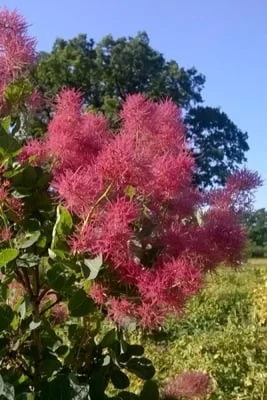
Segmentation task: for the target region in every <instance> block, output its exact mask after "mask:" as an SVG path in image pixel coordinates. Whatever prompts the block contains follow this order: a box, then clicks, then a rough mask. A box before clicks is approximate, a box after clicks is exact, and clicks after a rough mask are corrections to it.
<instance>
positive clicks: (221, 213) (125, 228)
mask: <svg viewBox="0 0 267 400" xmlns="http://www.w3.org/2000/svg"><path fill="white" fill-rule="evenodd" d="M121 119H122V124H121V129H120V130H119V131H118V132H116V134H114V132H111V131H110V130H109V127H108V122H107V120H106V119H105V117H104V116H102V115H100V114H93V113H87V112H84V110H83V107H82V96H81V94H80V93H79V92H77V91H76V90H69V89H64V90H63V91H61V93H60V94H59V95H58V97H57V100H56V108H55V114H54V117H53V119H52V121H51V122H50V124H49V126H48V131H47V134H46V136H45V138H44V140H43V141H42V142H29V144H28V145H26V147H25V150H24V152H23V153H22V156H23V160H27V158H29V157H31V156H32V155H33V153H36V154H37V158H38V159H39V162H42V160H45V159H46V161H47V162H49V160H52V163H53V168H52V172H53V180H52V183H51V185H52V186H53V188H54V192H55V193H56V195H57V196H58V198H59V199H60V201H61V202H62V203H63V204H64V205H65V206H66V207H67V208H68V209H69V210H70V211H71V212H72V213H73V214H75V216H76V217H77V218H78V221H79V223H78V225H77V226H76V229H75V232H74V234H73V236H72V237H71V238H70V240H69V243H70V246H71V249H72V251H73V253H74V254H83V255H85V256H86V257H88V258H94V257H96V256H98V255H99V254H102V257H103V260H104V268H103V271H102V272H101V274H99V276H98V277H97V278H96V281H95V283H94V285H93V286H92V288H91V291H90V293H89V295H91V296H92V298H93V299H94V300H95V302H96V303H97V304H99V305H100V306H101V308H102V309H103V308H105V309H106V312H107V315H108V316H109V317H110V318H112V319H113V320H114V321H116V323H118V324H122V325H123V326H124V325H125V323H126V321H132V320H135V321H136V322H137V323H138V324H139V325H141V326H144V327H148V328H154V327H156V326H158V325H159V324H160V323H161V322H162V321H163V319H164V318H165V317H166V315H168V314H169V313H176V314H178V315H179V314H181V312H182V311H183V309H184V305H185V303H186V301H187V299H188V298H189V297H191V296H193V295H194V294H195V293H197V292H198V291H199V290H200V289H201V287H202V286H203V281H204V280H203V277H204V274H205V272H206V271H208V270H212V269H214V268H215V267H216V266H217V265H219V264H221V263H228V264H231V265H238V264H240V262H241V260H242V248H243V246H244V243H245V240H246V236H245V232H244V229H243V227H242V225H241V224H240V220H239V212H240V210H241V209H243V208H244V206H246V207H247V206H248V203H249V202H250V201H251V199H252V197H251V193H252V192H253V190H254V188H255V187H256V186H257V185H258V184H259V183H260V182H259V179H258V177H257V175H255V174H254V173H250V172H246V171H241V172H240V173H239V175H238V174H236V175H235V177H230V178H229V180H228V182H227V184H226V187H225V188H223V189H219V190H217V191H213V192H211V193H208V194H203V193H199V192H198V190H197V188H195V187H194V185H193V174H194V169H195V164H194V159H193V156H192V154H191V153H190V152H189V150H188V146H187V143H186V140H185V129H184V125H183V123H182V118H181V112H180V110H179V109H178V108H177V107H176V105H175V104H173V103H172V102H171V101H170V100H168V101H164V102H158V103H156V102H152V101H149V100H147V99H146V98H145V97H144V96H142V95H140V94H138V95H133V96H129V97H128V98H127V99H126V101H125V103H124V104H123V107H122V111H121ZM199 210H200V211H202V213H201V214H202V218H201V221H199V219H198V218H197V217H196V214H197V212H198V211H199ZM183 382H185V378H184V380H183Z"/></svg>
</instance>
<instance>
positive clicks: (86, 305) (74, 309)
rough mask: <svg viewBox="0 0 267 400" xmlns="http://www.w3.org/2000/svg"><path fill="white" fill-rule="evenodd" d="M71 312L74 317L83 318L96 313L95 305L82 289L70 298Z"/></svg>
mask: <svg viewBox="0 0 267 400" xmlns="http://www.w3.org/2000/svg"><path fill="white" fill-rule="evenodd" d="M69 310H70V313H71V315H72V316H73V317H82V316H84V315H87V314H89V313H90V312H93V311H95V304H94V302H93V300H92V299H91V298H90V297H88V296H87V294H86V293H85V291H84V290H82V289H80V290H78V291H77V292H75V293H74V295H73V296H72V297H71V298H70V301H69Z"/></svg>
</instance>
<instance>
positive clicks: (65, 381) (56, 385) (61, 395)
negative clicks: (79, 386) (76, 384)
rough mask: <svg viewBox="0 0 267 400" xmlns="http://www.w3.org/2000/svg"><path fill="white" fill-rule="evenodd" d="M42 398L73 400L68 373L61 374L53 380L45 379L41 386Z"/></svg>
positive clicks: (45, 399)
mask: <svg viewBox="0 0 267 400" xmlns="http://www.w3.org/2000/svg"><path fill="white" fill-rule="evenodd" d="M40 392H41V393H40V400H48V399H49V400H72V394H73V391H72V388H71V385H70V380H69V377H68V375H65V374H59V375H57V376H56V377H55V378H54V379H53V380H52V381H44V382H43V383H42V384H41V387H40Z"/></svg>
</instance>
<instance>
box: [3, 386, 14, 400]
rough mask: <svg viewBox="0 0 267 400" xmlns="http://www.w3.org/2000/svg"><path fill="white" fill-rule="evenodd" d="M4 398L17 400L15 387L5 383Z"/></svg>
mask: <svg viewBox="0 0 267 400" xmlns="http://www.w3.org/2000/svg"><path fill="white" fill-rule="evenodd" d="M2 396H3V397H4V399H6V400H15V389H14V386H13V385H10V384H9V383H5V387H4V390H3V394H2Z"/></svg>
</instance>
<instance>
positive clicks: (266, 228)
mask: <svg viewBox="0 0 267 400" xmlns="http://www.w3.org/2000/svg"><path fill="white" fill-rule="evenodd" d="M245 224H246V227H247V229H248V237H249V240H250V252H251V255H252V256H260V257H263V256H264V254H265V251H266V249H267V211H266V210H265V208H260V209H259V210H256V211H253V212H250V213H247V215H246V218H245Z"/></svg>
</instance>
